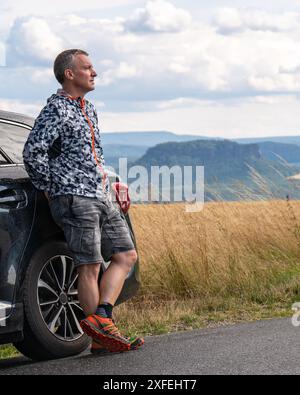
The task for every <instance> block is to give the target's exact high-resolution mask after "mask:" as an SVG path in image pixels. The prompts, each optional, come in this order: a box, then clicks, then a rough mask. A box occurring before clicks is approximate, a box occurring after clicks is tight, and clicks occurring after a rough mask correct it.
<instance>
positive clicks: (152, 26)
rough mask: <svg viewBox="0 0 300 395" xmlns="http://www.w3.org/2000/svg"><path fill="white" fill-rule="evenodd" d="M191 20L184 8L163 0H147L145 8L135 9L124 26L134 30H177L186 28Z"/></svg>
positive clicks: (155, 31)
mask: <svg viewBox="0 0 300 395" xmlns="http://www.w3.org/2000/svg"><path fill="white" fill-rule="evenodd" d="M191 21H192V18H191V15H190V14H189V12H187V11H186V10H183V9H181V8H176V7H175V6H174V5H173V4H172V3H170V2H167V1H164V0H154V1H149V2H147V4H146V6H145V8H139V9H137V10H136V11H135V12H134V13H133V15H132V16H131V17H130V18H129V19H128V20H127V21H126V23H125V26H126V28H127V29H128V30H130V31H134V32H154V33H164V32H179V31H181V30H185V29H186V28H188V27H189V26H190V24H191Z"/></svg>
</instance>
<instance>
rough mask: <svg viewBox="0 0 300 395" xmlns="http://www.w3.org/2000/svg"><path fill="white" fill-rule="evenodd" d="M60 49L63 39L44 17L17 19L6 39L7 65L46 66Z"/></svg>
mask: <svg viewBox="0 0 300 395" xmlns="http://www.w3.org/2000/svg"><path fill="white" fill-rule="evenodd" d="M62 49H63V41H62V40H61V38H60V37H59V36H58V35H56V34H55V33H54V32H53V31H52V29H51V28H50V26H49V25H48V23H47V21H46V20H45V19H43V18H36V17H29V18H21V19H17V20H16V21H15V23H14V25H13V27H12V29H11V31H10V35H9V38H8V40H7V65H8V66H12V67H15V66H24V65H42V66H45V65H46V66H47V65H49V63H50V62H52V61H53V58H54V57H55V56H56V55H57V53H59V51H61V50H62Z"/></svg>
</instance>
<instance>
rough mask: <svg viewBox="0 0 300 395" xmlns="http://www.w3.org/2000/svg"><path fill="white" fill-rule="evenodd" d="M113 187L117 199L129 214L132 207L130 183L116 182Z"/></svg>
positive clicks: (123, 209)
mask: <svg viewBox="0 0 300 395" xmlns="http://www.w3.org/2000/svg"><path fill="white" fill-rule="evenodd" d="M112 188H113V189H114V191H115V193H116V199H117V202H118V204H119V206H120V207H121V210H122V211H123V213H124V214H127V212H128V210H129V208H130V197H129V189H128V185H126V184H123V183H122V182H114V183H113V184H112Z"/></svg>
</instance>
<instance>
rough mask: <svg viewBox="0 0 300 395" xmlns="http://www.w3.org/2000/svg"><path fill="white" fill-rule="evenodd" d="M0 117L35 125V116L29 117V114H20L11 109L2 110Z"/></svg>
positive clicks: (31, 125)
mask: <svg viewBox="0 0 300 395" xmlns="http://www.w3.org/2000/svg"><path fill="white" fill-rule="evenodd" d="M0 119H5V120H6V121H13V122H18V123H22V124H24V125H28V126H30V127H33V124H34V118H32V117H29V116H28V115H24V114H18V113H16V112H11V111H3V110H0Z"/></svg>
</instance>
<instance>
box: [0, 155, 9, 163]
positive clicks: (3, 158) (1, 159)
mask: <svg viewBox="0 0 300 395" xmlns="http://www.w3.org/2000/svg"><path fill="white" fill-rule="evenodd" d="M7 164H8V161H7V159H5V157H4V156H3V155H2V153H1V152H0V166H1V165H7Z"/></svg>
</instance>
